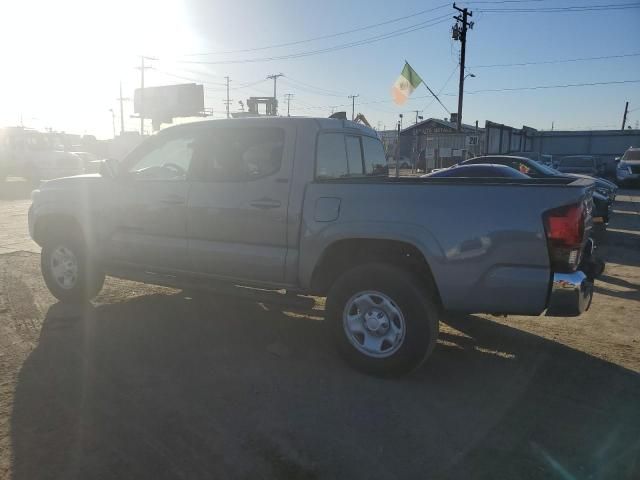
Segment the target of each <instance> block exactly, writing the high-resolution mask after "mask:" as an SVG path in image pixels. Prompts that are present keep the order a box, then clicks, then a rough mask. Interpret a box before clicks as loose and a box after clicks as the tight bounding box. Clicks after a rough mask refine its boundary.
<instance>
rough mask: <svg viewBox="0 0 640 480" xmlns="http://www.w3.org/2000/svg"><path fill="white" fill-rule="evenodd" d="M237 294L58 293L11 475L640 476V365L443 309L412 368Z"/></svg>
mask: <svg viewBox="0 0 640 480" xmlns="http://www.w3.org/2000/svg"><path fill="white" fill-rule="evenodd" d="M314 318H315V317H313V316H312V317H309V316H306V315H304V314H299V313H295V312H289V311H286V310H285V311H283V310H282V309H273V308H272V307H270V306H268V305H263V304H256V303H251V302H241V301H234V300H230V299H205V300H202V301H196V300H190V299H188V298H185V297H184V295H182V294H174V295H162V294H156V295H148V296H144V297H138V298H135V299H131V300H127V301H123V302H121V303H116V304H108V305H101V306H97V307H93V306H91V305H86V306H84V307H75V308H74V307H69V306H65V305H61V304H56V305H53V306H52V307H50V309H49V311H48V313H47V315H46V318H45V320H44V324H43V327H42V331H41V336H40V340H39V343H38V346H37V347H36V348H35V350H33V352H32V353H31V354H30V356H29V357H28V359H27V360H26V361H25V363H24V365H23V367H22V369H21V371H20V373H19V377H18V382H17V387H16V392H15V399H14V407H13V413H12V418H11V436H12V439H11V440H12V444H13V452H14V457H13V478H14V479H16V480H24V479H35V478H65V479H67V478H80V479H83V478H107V477H108V478H156V479H157V478H176V477H180V478H190V479H193V478H207V479H209V478H305V479H309V478H353V479H356V478H366V479H370V478H376V479H378V478H381V479H385V478H389V479H391V478H505V479H507V478H508V479H511V478H521V477H524V476H526V477H527V478H553V477H557V478H616V479H624V478H628V479H631V478H638V474H639V473H640V470H639V469H640V465H639V464H638V458H640V442H639V438H640V410H639V409H638V399H639V398H640V376H639V375H638V374H636V373H634V372H631V371H628V370H625V369H623V368H620V367H618V366H615V365H612V364H610V363H608V362H605V361H603V360H600V359H597V358H594V357H591V356H589V355H586V354H584V353H582V352H579V351H576V350H572V349H570V348H568V347H566V346H563V345H560V344H557V343H555V342H551V341H548V340H545V339H542V338H540V337H537V336H535V335H531V334H528V333H524V332H522V331H519V330H517V329H515V328H510V327H507V326H503V325H500V324H497V323H495V322H492V321H489V320H485V319H483V318H480V317H474V316H448V317H447V318H446V320H445V321H446V324H447V325H448V326H447V327H445V328H444V330H443V332H442V337H441V342H440V343H439V344H438V346H437V348H436V350H435V352H434V354H433V356H432V357H431V358H430V359H429V361H428V362H427V363H426V364H425V366H424V367H422V368H421V369H420V370H419V371H418V372H416V373H414V374H413V375H411V376H408V377H405V378H403V379H400V380H382V379H377V378H371V377H368V376H364V375H361V374H359V373H357V372H355V371H353V370H351V369H350V368H348V367H347V366H346V365H344V364H343V363H342V362H341V361H340V360H339V359H338V358H337V357H336V355H335V353H334V350H333V348H332V344H331V341H330V338H329V334H328V333H327V328H326V325H325V323H324V322H323V321H318V320H317V319H316V320H314Z"/></svg>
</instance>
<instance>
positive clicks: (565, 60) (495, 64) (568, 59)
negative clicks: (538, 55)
mask: <svg viewBox="0 0 640 480" xmlns="http://www.w3.org/2000/svg"><path fill="white" fill-rule="evenodd" d="M638 56H640V52H636V53H625V54H621V55H602V56H598V57H578V58H565V59H561V60H542V61H538V62H520V63H494V64H490V65H474V66H472V67H470V68H472V69H475V68H495V67H523V66H527V65H548V64H556V63H570V62H586V61H590V60H608V59H610V58H627V57H638Z"/></svg>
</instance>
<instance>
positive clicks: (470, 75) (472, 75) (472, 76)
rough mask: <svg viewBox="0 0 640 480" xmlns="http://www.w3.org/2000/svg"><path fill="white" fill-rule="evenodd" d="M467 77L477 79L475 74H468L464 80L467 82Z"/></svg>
mask: <svg viewBox="0 0 640 480" xmlns="http://www.w3.org/2000/svg"><path fill="white" fill-rule="evenodd" d="M467 77H471V78H476V76H475V74H473V73H467V74H466V75H465V76H464V79H465V80H466V79H467Z"/></svg>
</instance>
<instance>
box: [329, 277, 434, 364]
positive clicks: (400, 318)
mask: <svg viewBox="0 0 640 480" xmlns="http://www.w3.org/2000/svg"><path fill="white" fill-rule="evenodd" d="M327 319H328V321H329V322H330V324H331V327H332V329H333V332H334V335H335V339H336V343H337V346H338V349H339V351H340V353H341V354H342V356H343V357H344V358H345V359H346V360H347V362H349V363H350V364H351V365H352V366H354V367H355V368H357V369H359V370H361V371H364V372H366V373H370V374H373V375H380V376H397V375H402V374H405V373H408V372H411V371H412V370H415V369H416V368H417V367H418V366H420V365H421V364H422V362H423V361H424V360H425V359H426V358H427V357H428V356H429V354H430V353H431V352H432V351H433V348H434V346H435V344H436V340H437V337H438V307H437V304H436V302H435V301H434V300H433V298H432V292H430V291H429V289H428V287H427V285H426V283H425V282H424V281H422V279H421V278H419V277H418V276H417V275H415V274H413V273H411V272H408V271H406V270H402V269H400V268H397V267H394V266H390V265H385V264H367V265H362V266H359V267H355V268H353V269H351V270H349V271H347V272H346V273H344V274H343V275H342V276H341V277H340V278H339V279H338V280H337V281H336V282H335V284H334V285H333V286H332V288H331V290H330V292H329V295H328V297H327Z"/></svg>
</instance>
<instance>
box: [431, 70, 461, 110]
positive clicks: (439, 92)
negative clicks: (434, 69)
mask: <svg viewBox="0 0 640 480" xmlns="http://www.w3.org/2000/svg"><path fill="white" fill-rule="evenodd" d="M457 70H458V65H456V66H455V68H454V69H453V70H452V71H451V73H450V74H449V76H448V77H447V79H446V80H445V82H444V85H442V87H441V88H440V90H438V93H437V94H436V95H437V96H438V97H439V96H440V95H441V94H442V92H443V91H444V89H445V88H446V87H447V85H448V84H449V82H450V81H451V79H452V78H453V75H454V74H455V73H456V71H457ZM435 101H436V97H435V96H434V97H433V98H432V99H431V102H429V105H427V106H426V107H424V111H427V110H428V109H429V107H431V105H433V102H435Z"/></svg>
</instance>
